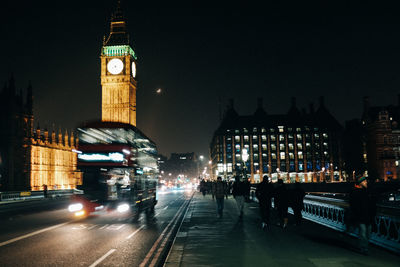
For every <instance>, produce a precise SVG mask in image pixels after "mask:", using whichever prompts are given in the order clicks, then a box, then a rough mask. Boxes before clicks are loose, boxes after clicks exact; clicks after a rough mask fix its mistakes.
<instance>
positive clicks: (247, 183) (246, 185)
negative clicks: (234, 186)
mask: <svg viewBox="0 0 400 267" xmlns="http://www.w3.org/2000/svg"><path fill="white" fill-rule="evenodd" d="M250 187H251V185H250V181H249V179H248V178H247V177H246V176H245V177H244V180H243V189H244V199H245V201H246V202H250Z"/></svg>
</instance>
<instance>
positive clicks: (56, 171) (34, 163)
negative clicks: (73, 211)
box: [0, 78, 82, 191]
mask: <svg viewBox="0 0 400 267" xmlns="http://www.w3.org/2000/svg"><path fill="white" fill-rule="evenodd" d="M23 95H24V94H23V92H22V90H21V92H19V93H17V92H16V89H15V82H14V79H13V78H11V79H10V80H9V82H8V85H7V86H6V87H5V88H4V89H3V90H2V92H1V93H0V191H23V190H43V185H47V188H48V190H52V189H71V188H75V187H76V185H77V184H80V183H81V180H82V174H81V172H79V171H78V170H77V165H76V164H77V154H76V153H75V152H74V150H75V149H76V147H77V143H78V140H77V139H75V138H74V136H73V134H71V136H68V134H67V133H66V134H65V135H64V136H63V135H62V134H61V132H59V134H58V138H56V134H55V132H54V131H53V133H52V135H51V137H50V138H49V133H48V131H41V130H40V129H37V130H36V131H35V132H34V130H33V112H32V111H33V94H32V87H31V86H29V87H28V89H27V94H26V100H25V99H24V97H23Z"/></svg>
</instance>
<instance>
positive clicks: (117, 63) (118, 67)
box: [107, 58, 124, 74]
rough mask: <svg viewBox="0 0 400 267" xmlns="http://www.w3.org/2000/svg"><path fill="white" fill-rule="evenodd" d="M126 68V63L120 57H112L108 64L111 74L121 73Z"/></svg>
mask: <svg viewBox="0 0 400 267" xmlns="http://www.w3.org/2000/svg"><path fill="white" fill-rule="evenodd" d="M123 69H124V63H122V60H121V59H119V58H114V59H111V60H110V61H109V62H108V64H107V70H108V72H110V73H111V74H119V73H121V71H122V70H123Z"/></svg>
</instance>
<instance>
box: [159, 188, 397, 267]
mask: <svg viewBox="0 0 400 267" xmlns="http://www.w3.org/2000/svg"><path fill="white" fill-rule="evenodd" d="M274 215H275V213H272V217H271V219H272V223H273V224H276V223H277V221H276V219H275V216H274ZM290 219H292V218H290ZM290 219H289V220H290ZM355 241H356V240H354V239H352V238H350V237H348V236H346V235H343V234H341V233H339V232H336V231H333V230H331V229H329V228H325V227H323V226H320V225H317V224H314V223H311V222H308V221H305V222H304V224H303V225H302V226H293V225H292V224H290V221H289V227H288V228H287V229H285V230H283V229H281V228H280V227H278V226H271V228H270V229H269V230H265V231H263V230H262V229H261V220H260V218H259V210H258V204H257V203H246V205H245V213H244V218H243V220H239V218H238V211H237V208H236V203H235V200H234V199H233V197H232V196H230V197H229V199H227V200H226V199H225V208H224V214H223V218H221V219H219V218H218V217H217V214H216V203H215V201H213V200H212V198H211V196H210V195H207V196H206V197H203V196H202V195H201V194H200V193H195V194H194V197H193V200H192V202H191V204H190V206H189V209H188V212H187V213H186V216H185V218H184V221H183V223H182V225H181V228H180V229H179V231H178V234H177V237H176V239H175V242H174V244H173V246H172V248H171V251H170V254H169V255H168V257H167V260H166V263H165V266H166V267H175V266H182V267H186V266H187V267H189V266H190V267H193V266H252V267H253V266H296V267H300V266H321V267H322V266H323V267H330V266H387V267H388V266H400V257H399V256H398V255H394V254H392V253H390V252H387V251H385V250H383V249H380V248H378V247H374V246H371V248H370V255H369V256H364V255H361V254H358V253H357V252H355V251H354V250H353V247H354V244H355Z"/></svg>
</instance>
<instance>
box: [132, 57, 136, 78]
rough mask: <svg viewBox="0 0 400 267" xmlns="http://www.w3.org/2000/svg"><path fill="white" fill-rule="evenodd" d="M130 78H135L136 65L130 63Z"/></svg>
mask: <svg viewBox="0 0 400 267" xmlns="http://www.w3.org/2000/svg"><path fill="white" fill-rule="evenodd" d="M132 77H133V78H135V77H136V64H135V62H133V61H132Z"/></svg>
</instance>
